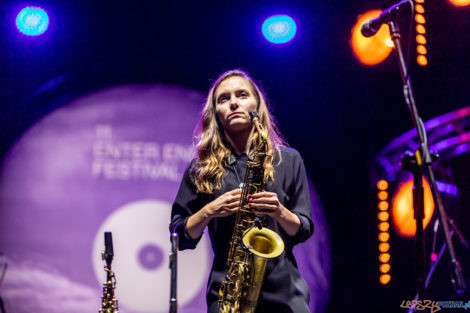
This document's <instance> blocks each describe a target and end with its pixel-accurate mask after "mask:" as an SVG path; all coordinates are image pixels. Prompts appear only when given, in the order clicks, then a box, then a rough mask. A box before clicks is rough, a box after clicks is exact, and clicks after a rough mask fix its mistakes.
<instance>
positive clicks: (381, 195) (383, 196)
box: [377, 190, 388, 201]
mask: <svg viewBox="0 0 470 313" xmlns="http://www.w3.org/2000/svg"><path fill="white" fill-rule="evenodd" d="M377 198H378V199H379V200H382V201H385V200H387V198H388V192H386V191H384V190H382V191H379V193H378V194H377Z"/></svg>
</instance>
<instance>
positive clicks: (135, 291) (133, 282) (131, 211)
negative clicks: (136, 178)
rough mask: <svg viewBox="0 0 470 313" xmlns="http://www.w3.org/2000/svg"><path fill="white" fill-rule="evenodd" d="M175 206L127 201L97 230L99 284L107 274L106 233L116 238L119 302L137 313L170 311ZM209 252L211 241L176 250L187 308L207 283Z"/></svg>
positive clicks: (182, 299) (181, 301) (114, 266)
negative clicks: (170, 254) (171, 224)
mask: <svg viewBox="0 0 470 313" xmlns="http://www.w3.org/2000/svg"><path fill="white" fill-rule="evenodd" d="M170 212H171V204H170V203H168V202H163V201H157V200H141V201H136V202H131V203H128V204H126V205H124V206H122V207H120V208H119V209H117V210H116V211H114V212H113V213H111V215H109V216H108V217H107V218H106V220H105V221H104V222H103V223H102V225H101V227H100V228H99V230H98V232H97V233H96V236H95V239H94V243H93V251H92V258H93V267H94V270H95V275H96V277H97V279H98V281H99V282H100V283H103V282H104V280H105V277H106V274H105V271H104V270H103V266H104V261H103V260H101V258H100V257H99V256H100V253H101V251H103V250H104V235H103V233H104V232H105V231H111V232H112V237H113V248H114V260H113V263H112V270H113V271H114V273H115V275H116V279H117V284H116V290H115V292H116V297H117V299H118V301H119V305H120V306H124V307H126V308H127V309H130V310H134V311H138V312H166V311H168V307H169V296H170V295H169V292H168V290H169V286H170V269H169V258H168V252H169V251H170V249H171V246H170V237H169V236H170V233H169V230H168V224H169V221H170ZM209 264H210V252H209V245H208V243H207V240H201V241H200V242H199V244H198V247H197V249H195V250H188V251H181V252H179V253H178V283H177V286H178V287H183V286H184V288H178V305H179V306H180V307H184V305H185V304H188V303H189V302H190V301H191V300H193V298H194V297H195V296H197V295H198V294H199V293H200V291H201V289H203V288H204V287H205V285H206V282H207V275H208V269H209V267H210V266H209ZM195 265H196V266H199V267H200V268H199V270H195Z"/></svg>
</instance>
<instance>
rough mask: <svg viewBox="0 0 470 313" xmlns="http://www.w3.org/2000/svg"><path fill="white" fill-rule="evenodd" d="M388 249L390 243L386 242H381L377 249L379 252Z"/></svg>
mask: <svg viewBox="0 0 470 313" xmlns="http://www.w3.org/2000/svg"><path fill="white" fill-rule="evenodd" d="M388 250H390V244H389V243H387V242H382V243H381V244H380V245H379V251H380V252H387V251H388Z"/></svg>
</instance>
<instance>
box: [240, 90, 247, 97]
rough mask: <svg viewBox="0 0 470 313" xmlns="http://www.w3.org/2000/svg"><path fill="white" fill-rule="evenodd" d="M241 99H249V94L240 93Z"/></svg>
mask: <svg viewBox="0 0 470 313" xmlns="http://www.w3.org/2000/svg"><path fill="white" fill-rule="evenodd" d="M240 97H242V98H246V97H248V92H246V91H242V92H241V93H240Z"/></svg>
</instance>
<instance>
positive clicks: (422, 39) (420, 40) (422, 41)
mask: <svg viewBox="0 0 470 313" xmlns="http://www.w3.org/2000/svg"><path fill="white" fill-rule="evenodd" d="M416 42H417V43H419V44H422V45H425V44H426V37H424V36H423V35H420V34H418V35H417V36H416Z"/></svg>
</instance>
